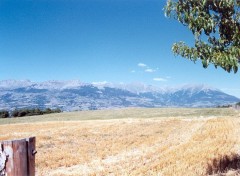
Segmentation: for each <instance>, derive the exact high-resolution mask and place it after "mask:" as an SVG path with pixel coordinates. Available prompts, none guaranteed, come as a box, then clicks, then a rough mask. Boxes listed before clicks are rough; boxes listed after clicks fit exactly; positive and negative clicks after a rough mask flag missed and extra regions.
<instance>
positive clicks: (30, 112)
mask: <svg viewBox="0 0 240 176" xmlns="http://www.w3.org/2000/svg"><path fill="white" fill-rule="evenodd" d="M60 112H62V111H61V109H59V108H57V109H50V108H46V109H44V110H40V109H39V108H33V109H28V108H26V109H15V110H14V111H11V112H10V111H6V110H1V111H0V118H9V117H24V116H34V115H43V114H51V113H60Z"/></svg>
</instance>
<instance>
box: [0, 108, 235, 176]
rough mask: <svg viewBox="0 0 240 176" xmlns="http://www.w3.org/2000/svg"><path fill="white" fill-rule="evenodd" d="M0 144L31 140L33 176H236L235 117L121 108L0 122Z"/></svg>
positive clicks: (225, 111) (209, 111)
mask: <svg viewBox="0 0 240 176" xmlns="http://www.w3.org/2000/svg"><path fill="white" fill-rule="evenodd" d="M0 124H1V125H0V140H7V139H16V138H25V137H29V136H36V138H37V150H38V153H37V156H36V157H37V158H36V164H37V166H36V167H37V168H36V169H37V175H49V176H59V175H72V176H75V175H99V176H100V175H112V176H113V175H126V176H128V175H130V176H139V175H154V176H155V175H159V176H160V175H164V176H165V175H166V176H171V175H176V176H177V175H179V176H183V175H186V176H187V175H189V176H194V175H237V174H239V173H240V172H239V168H240V158H239V154H240V112H238V111H235V110H233V109H217V108H216V109H119V110H101V111H85V112H74V113H61V114H52V115H46V116H38V117H37V116H36V117H24V118H19V119H1V120H0Z"/></svg>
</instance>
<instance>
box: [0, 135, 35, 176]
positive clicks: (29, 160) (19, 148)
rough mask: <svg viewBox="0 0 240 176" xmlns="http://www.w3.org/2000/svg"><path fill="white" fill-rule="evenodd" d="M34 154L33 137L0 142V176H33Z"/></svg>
mask: <svg viewBox="0 0 240 176" xmlns="http://www.w3.org/2000/svg"><path fill="white" fill-rule="evenodd" d="M35 154H36V138H35V137H30V138H26V139H19V140H12V141H0V176H35ZM1 163H2V167H1Z"/></svg>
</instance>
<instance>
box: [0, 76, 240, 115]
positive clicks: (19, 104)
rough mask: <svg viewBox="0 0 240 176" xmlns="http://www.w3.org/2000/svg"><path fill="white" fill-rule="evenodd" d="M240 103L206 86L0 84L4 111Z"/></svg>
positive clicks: (0, 105) (54, 83) (26, 81)
mask: <svg viewBox="0 0 240 176" xmlns="http://www.w3.org/2000/svg"><path fill="white" fill-rule="evenodd" d="M239 101H240V99H239V98H237V97H234V96H231V95H228V94H226V93H224V92H222V91H220V90H218V89H215V88H211V87H208V86H205V85H186V86H182V87H179V88H169V87H164V88H158V87H154V86H148V85H144V84H112V83H92V84H89V83H82V82H80V81H78V80H73V81H46V82H40V83H36V82H31V81H29V80H22V81H16V80H4V81H0V109H7V110H13V109H15V108H18V109H19V108H35V107H38V108H43V109H45V108H60V109H62V110H64V111H74V110H93V109H111V108H123V107H216V106H221V105H226V104H233V103H236V102H239Z"/></svg>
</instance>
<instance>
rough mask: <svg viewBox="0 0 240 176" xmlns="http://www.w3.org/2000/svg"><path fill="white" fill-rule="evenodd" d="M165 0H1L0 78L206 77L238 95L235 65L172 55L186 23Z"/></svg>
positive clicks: (158, 80) (198, 80) (176, 81)
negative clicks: (167, 12)
mask: <svg viewBox="0 0 240 176" xmlns="http://www.w3.org/2000/svg"><path fill="white" fill-rule="evenodd" d="M165 3H166V1H165V0H21V1H19V0H15V1H14V0H1V1H0V70H1V73H0V80H5V79H16V80H22V79H30V80H32V81H46V80H72V79H79V80H81V81H83V82H89V83H90V82H101V81H107V82H114V83H119V82H124V83H131V82H142V83H145V84H151V85H157V86H177V85H182V84H207V85H210V86H213V87H216V88H219V89H221V90H223V91H225V92H227V93H230V94H232V95H236V96H238V97H240V86H239V85H240V75H239V73H237V74H233V73H230V74H229V73H227V72H225V71H223V70H222V69H221V68H218V69H215V68H214V67H212V66H210V67H209V68H208V69H204V68H202V66H201V63H196V64H194V63H193V62H190V61H188V60H186V59H183V58H180V57H175V56H174V55H173V54H172V52H171V46H172V44H173V43H174V42H176V41H181V40H183V41H186V43H188V44H190V45H191V44H192V42H193V36H192V34H191V32H190V31H188V30H187V29H186V28H185V27H183V26H182V25H181V24H180V23H178V22H177V21H174V20H172V19H167V18H165V16H164V12H163V10H162V9H163V7H164V5H165Z"/></svg>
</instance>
